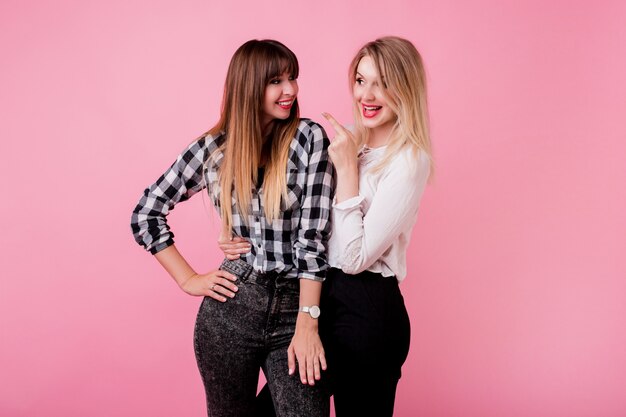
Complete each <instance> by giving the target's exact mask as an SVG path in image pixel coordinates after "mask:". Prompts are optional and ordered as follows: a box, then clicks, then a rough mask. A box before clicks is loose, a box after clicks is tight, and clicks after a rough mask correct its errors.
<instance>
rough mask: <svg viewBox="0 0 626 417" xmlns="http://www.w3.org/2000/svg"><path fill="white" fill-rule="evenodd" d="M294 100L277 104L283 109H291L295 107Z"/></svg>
mask: <svg viewBox="0 0 626 417" xmlns="http://www.w3.org/2000/svg"><path fill="white" fill-rule="evenodd" d="M293 102H294V100H283V101H277V102H276V104H278V106H279V107H280V108H282V109H285V110H287V109H290V108H291V106H292V105H293Z"/></svg>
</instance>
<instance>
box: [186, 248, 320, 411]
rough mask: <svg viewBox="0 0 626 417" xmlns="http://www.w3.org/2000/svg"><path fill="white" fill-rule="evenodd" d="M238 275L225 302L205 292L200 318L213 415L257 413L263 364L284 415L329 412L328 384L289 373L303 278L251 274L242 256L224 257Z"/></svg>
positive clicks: (200, 356) (202, 364) (198, 340)
mask: <svg viewBox="0 0 626 417" xmlns="http://www.w3.org/2000/svg"><path fill="white" fill-rule="evenodd" d="M220 269H223V270H226V271H228V272H231V273H233V274H235V275H237V276H238V277H239V278H240V279H239V280H238V281H237V286H238V287H239V291H238V292H237V294H236V295H235V297H234V298H233V299H229V300H228V301H226V302H225V303H221V302H219V301H216V300H214V299H212V298H209V297H205V298H204V300H203V301H202V305H201V306H200V310H199V312H198V317H197V319H196V328H195V334H194V345H195V351H196V360H197V362H198V368H199V370H200V374H201V376H202V380H203V382H204V388H205V391H206V401H207V412H208V415H209V416H210V417H226V416H228V417H248V416H255V415H257V411H256V410H255V397H256V389H257V382H258V376H259V369H263V372H264V373H265V376H266V378H267V380H268V384H269V388H270V391H271V394H272V398H273V400H274V405H275V408H276V415H277V416H278V417H296V416H297V417H301V416H312V417H316V416H319V417H327V416H329V415H330V410H329V408H330V401H329V398H328V394H327V392H326V391H325V389H324V387H323V384H321V383H316V385H315V386H313V387H310V386H308V385H304V384H302V382H300V378H299V376H298V375H297V371H296V374H295V375H292V376H289V375H288V366H287V348H288V346H289V343H290V342H291V338H292V337H293V334H294V331H295V325H296V318H297V316H298V298H299V281H298V280H297V279H287V278H284V277H282V276H280V275H275V274H271V273H270V274H268V275H261V276H254V275H255V274H252V275H249V272H250V270H251V267H250V266H249V265H248V264H246V263H245V262H244V261H242V260H236V261H227V260H225V261H224V262H223V263H222V266H221V267H220Z"/></svg>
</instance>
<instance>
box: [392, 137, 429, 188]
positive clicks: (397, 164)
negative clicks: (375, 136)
mask: <svg viewBox="0 0 626 417" xmlns="http://www.w3.org/2000/svg"><path fill="white" fill-rule="evenodd" d="M385 171H386V175H387V176H391V177H393V178H395V179H398V180H401V181H411V182H422V181H426V180H428V177H429V176H430V156H429V155H428V154H427V153H426V152H425V151H423V150H422V149H414V148H412V147H409V146H405V147H404V148H403V149H401V150H400V151H398V153H397V154H396V155H395V156H394V157H393V158H392V159H391V160H390V161H389V164H388V165H387V168H386V170H385Z"/></svg>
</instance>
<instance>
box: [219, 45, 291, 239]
mask: <svg viewBox="0 0 626 417" xmlns="http://www.w3.org/2000/svg"><path fill="white" fill-rule="evenodd" d="M298 71H299V66H298V60H297V58H296V56H295V54H294V53H293V52H292V51H291V50H290V49H289V48H287V47H286V46H285V45H283V44H282V43H280V42H278V41H274V40H250V41H248V42H246V43H244V44H243V45H242V46H240V47H239V49H237V51H236V52H235V54H234V55H233V57H232V59H231V61H230V65H229V67H228V72H227V75H226V82H225V84H224V98H223V101H222V111H221V116H220V120H219V121H218V122H217V124H216V125H215V126H214V127H213V128H212V129H211V130H210V131H209V132H208V133H209V134H211V135H214V136H216V135H220V134H222V133H225V134H226V135H225V141H224V143H223V145H222V146H221V148H220V151H222V152H223V154H224V159H223V160H222V165H221V166H220V169H219V172H218V174H219V185H220V194H219V203H220V204H219V206H220V207H219V209H220V213H221V217H222V233H223V234H224V233H225V235H227V236H230V235H231V230H232V227H233V206H232V196H233V190H234V195H235V201H236V206H237V209H238V211H239V212H240V213H241V216H242V217H243V221H244V222H245V223H246V224H248V215H249V214H250V203H251V200H252V187H253V186H254V185H255V184H256V183H257V180H258V169H259V166H260V163H261V155H262V152H263V150H264V147H263V145H264V143H263V132H262V126H261V119H262V105H263V98H264V95H265V88H266V87H267V85H268V84H269V82H270V81H271V80H272V79H273V78H276V77H278V76H280V75H281V74H282V73H284V72H287V73H289V75H290V76H291V77H293V78H297V77H298ZM299 121H300V119H299V108H298V102H297V99H296V100H295V101H294V103H293V105H292V107H291V112H290V114H289V117H288V118H287V119H286V120H278V119H275V120H274V121H273V122H272V126H271V129H270V132H269V136H268V140H269V141H271V143H270V144H269V145H270V149H269V152H268V153H267V159H266V167H265V175H264V182H263V184H264V185H263V197H264V209H265V216H266V218H267V220H268V221H270V222H271V221H272V220H273V219H275V218H277V217H278V216H279V214H280V210H281V207H280V203H281V197H283V196H285V195H286V193H287V180H286V167H287V158H288V156H289V147H290V144H291V140H292V139H293V137H294V135H295V133H296V130H297V128H298V124H299Z"/></svg>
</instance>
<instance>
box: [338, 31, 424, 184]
mask: <svg viewBox="0 0 626 417" xmlns="http://www.w3.org/2000/svg"><path fill="white" fill-rule="evenodd" d="M365 56H369V57H370V58H371V59H372V61H373V62H374V65H375V66H376V70H377V71H378V74H379V77H381V80H380V81H381V85H382V86H383V91H384V94H385V98H386V100H387V103H388V105H389V107H390V108H391V110H392V111H393V112H394V114H395V115H396V122H395V124H394V126H393V128H392V131H391V136H390V138H389V142H388V145H387V149H386V151H385V155H384V156H383V158H382V160H381V161H380V163H378V164H377V165H376V166H375V167H374V168H372V171H373V172H377V171H380V170H382V169H383V168H384V167H385V166H386V165H387V164H388V163H389V162H390V161H391V160H392V159H393V158H394V156H395V155H396V154H397V153H398V152H399V151H401V150H402V149H404V148H407V147H409V148H411V149H412V150H413V151H414V154H415V155H417V152H418V151H420V150H421V151H423V152H425V153H426V155H427V156H428V158H429V159H430V166H431V174H432V172H433V161H432V149H431V143H430V129H429V120H428V102H427V94H426V71H425V70H424V63H423V61H422V57H421V56H420V54H419V52H418V51H417V49H416V48H415V46H413V44H412V43H411V42H409V41H408V40H406V39H402V38H399V37H396V36H386V37H382V38H379V39H376V40H375V41H373V42H369V43H367V44H366V45H365V46H363V47H362V48H361V49H360V50H359V51H358V52H357V54H356V56H355V57H354V58H353V59H352V63H351V64H350V73H349V79H350V89H351V90H352V88H354V84H355V82H356V74H357V68H358V66H359V62H361V59H362V58H363V57H365ZM383 76H384V78H382V77H383ZM353 111H354V120H355V133H356V135H357V137H358V138H359V140H360V141H361V143H367V140H368V136H369V134H370V132H369V129H367V128H366V127H365V126H363V123H362V121H361V117H360V112H361V109H360V108H359V105H358V103H356V102H355V103H354V110H353Z"/></svg>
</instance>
